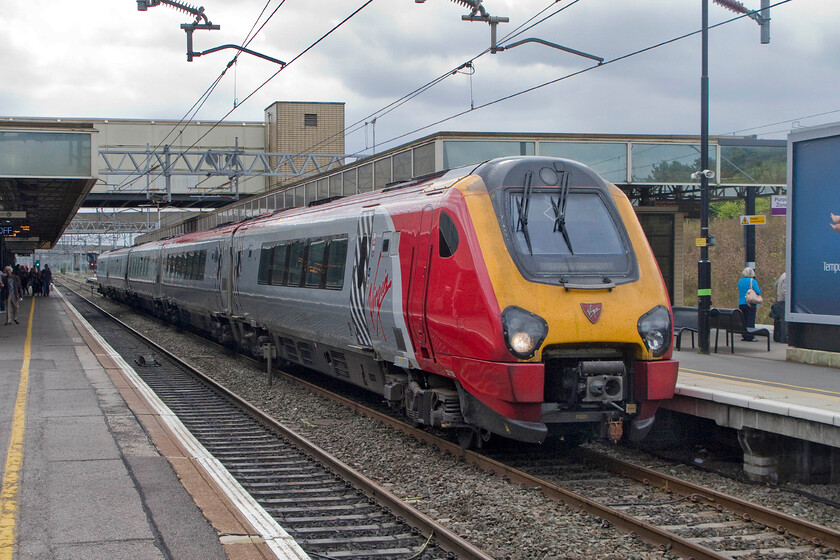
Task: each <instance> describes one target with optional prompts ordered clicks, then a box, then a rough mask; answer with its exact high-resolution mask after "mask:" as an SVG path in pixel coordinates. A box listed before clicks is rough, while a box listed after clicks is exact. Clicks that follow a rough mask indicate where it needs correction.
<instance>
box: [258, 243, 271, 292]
mask: <svg viewBox="0 0 840 560" xmlns="http://www.w3.org/2000/svg"><path fill="white" fill-rule="evenodd" d="M270 267H271V245H269V244H268V243H266V244H264V245H263V246H262V248H261V249H260V268H259V272H257V283H258V284H263V285H264V284H268V272H269V270H271V268H270Z"/></svg>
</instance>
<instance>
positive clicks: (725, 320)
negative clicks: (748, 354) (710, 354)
mask: <svg viewBox="0 0 840 560" xmlns="http://www.w3.org/2000/svg"><path fill="white" fill-rule="evenodd" d="M709 327H710V328H713V329H715V352H717V351H718V335H719V334H720V330H721V329H723V330H724V331H726V344H729V347H730V352H731V353H734V352H735V335H736V334H740V335H742V336H764V337H767V351H768V352H769V351H770V330H769V329H765V328H752V327H748V326H746V325H745V324H744V314H743V313H741V310H740V309H719V308H712V309H710V310H709Z"/></svg>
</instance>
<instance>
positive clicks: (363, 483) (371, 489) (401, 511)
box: [76, 292, 495, 560]
mask: <svg viewBox="0 0 840 560" xmlns="http://www.w3.org/2000/svg"><path fill="white" fill-rule="evenodd" d="M76 295H77V296H78V297H80V298H81V299H83V300H84V301H85V302H87V303H88V304H89V305H90V306H92V307H93V308H95V309H96V310H97V311H99V312H100V313H102V314H103V315H105V316H106V317H108V318H109V319H110V320H112V321H114V322H115V323H116V324H118V325H120V326H121V327H122V328H124V329H126V330H128V331H129V332H131V333H133V334H134V335H135V336H137V337H139V338H140V339H142V340H143V342H144V343H146V344H149V345H150V346H151V347H153V348H155V350H157V351H158V352H160V353H161V354H163V355H165V356H166V357H167V358H169V359H170V360H172V361H174V362H175V363H176V364H178V365H179V366H180V367H183V368H185V369H187V370H189V371H190V372H192V374H194V375H195V376H196V377H198V378H199V379H201V380H202V381H203V382H205V383H207V384H208V385H209V386H210V387H212V388H213V389H215V390H217V391H219V392H220V393H221V394H223V395H224V396H225V397H226V398H228V399H230V400H231V401H233V402H234V403H235V404H236V405H237V406H239V407H241V408H243V409H244V410H245V411H246V412H248V414H250V415H252V416H253V417H254V418H256V419H257V420H258V421H260V422H261V423H263V424H265V425H266V426H267V427H268V428H269V429H271V430H274V431H276V432H278V433H279V434H280V435H281V436H282V437H284V438H287V439H288V440H290V441H291V442H292V443H293V444H294V445H295V446H297V447H299V448H300V449H301V451H303V452H304V453H306V454H307V455H308V456H309V457H310V458H312V459H313V460H315V461H317V462H320V463H321V464H323V465H324V466H325V467H326V468H328V469H329V470H331V471H333V472H334V473H336V474H337V475H339V476H341V477H342V478H343V479H345V480H346V481H348V482H350V483H352V484H353V485H354V486H355V487H356V488H357V489H359V490H360V491H362V492H363V493H364V494H365V495H366V496H367V497H368V498H370V499H372V500H375V501H376V503H377V504H378V505H379V506H380V507H382V508H385V509H387V510H388V511H390V512H391V513H392V514H393V515H395V516H397V517H401V518H402V520H403V521H404V522H405V523H406V524H408V525H409V526H411V527H414V528H416V529H417V530H418V531H420V533H421V534H422V535H423V536H424V537H428V538H429V539H434V541H435V542H436V543H437V545H438V546H439V547H440V548H441V549H443V550H444V551H446V552H448V553H452V554H455V555H456V557H457V558H459V559H464V560H495V559H494V558H493V557H492V556H490V555H488V554H487V553H485V552H484V551H482V550H481V549H479V548H478V547H476V546H474V545H472V544H471V543H469V542H467V541H466V540H464V539H462V538H461V537H459V536H458V535H457V534H455V533H454V532H452V531H450V530H449V529H447V528H446V527H444V526H443V525H440V524H439V523H437V522H435V521H434V520H433V519H431V518H430V517H428V516H426V515H425V514H423V513H421V512H420V511H418V510H416V509H415V508H413V507H411V506H410V505H408V504H407V503H405V502H404V501H403V500H401V499H400V498H399V497H398V496H396V495H394V494H392V493H391V492H389V491H388V490H386V489H385V488H383V487H382V486H380V485H378V484H376V483H375V482H374V481H373V480H371V479H369V478H367V477H366V476H364V475H363V474H361V473H359V472H357V471H355V470H353V469H352V468H350V467H349V466H348V465H346V464H344V463H342V462H341V461H339V460H338V459H336V458H335V457H333V456H332V455H330V454H329V453H327V452H326V451H324V450H323V449H321V448H320V447H318V446H317V445H315V444H314V443H312V442H310V441H309V440H308V439H306V438H305V437H303V436H301V435H300V434H298V433H296V432H294V431H292V430H291V429H289V428H288V427H286V426H284V425H283V424H281V423H280V422H278V421H277V420H275V419H274V418H272V417H271V416H270V415H268V414H267V413H266V412H264V411H263V410H261V409H260V408H258V407H256V406H254V405H252V404H251V403H249V402H248V401H246V400H245V399H243V398H242V397H240V396H239V395H237V394H236V393H234V392H232V391H230V390H229V389H227V388H226V387H225V386H224V385H221V384H219V383H217V382H216V381H215V380H213V379H212V378H210V377H208V376H207V375H205V374H204V373H202V372H201V371H200V370H198V369H196V368H195V367H194V366H192V365H190V364H189V363H187V362H185V361H184V360H182V359H181V358H179V357H178V356H176V355H175V354H173V353H172V352H170V351H169V350H167V349H165V348H163V347H162V346H160V345H159V344H157V343H156V342H154V341H153V340H150V339H149V338H148V337H146V336H144V335H143V334H142V333H140V332H138V331H136V330H135V329H133V328H131V326H129V325H127V324H126V323H125V322H123V321H121V320H120V319H118V318H116V317H115V316H113V315H112V314H110V313H108V312H107V311H105V310H104V309H102V308H101V307H99V306H98V305H96V304H95V303H94V302H92V301H90V300H89V299H87V298H86V297H84V296H83V295H81V294H79V293H78V292H77V294H76ZM202 340H206V339H202ZM284 375H286V374H284ZM290 377H291V376H290ZM291 378H292V379H294V378H293V377H291Z"/></svg>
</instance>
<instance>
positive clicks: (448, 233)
mask: <svg viewBox="0 0 840 560" xmlns="http://www.w3.org/2000/svg"><path fill="white" fill-rule="evenodd" d="M457 250H458V228H457V227H456V226H455V222H454V221H452V217H451V216H450V215H449V214H447V213H446V212H441V213H440V220H439V221H438V254H439V255H440V256H441V257H442V258H444V259H446V258H449V257H451V256H452V255H454V254H455V251H457Z"/></svg>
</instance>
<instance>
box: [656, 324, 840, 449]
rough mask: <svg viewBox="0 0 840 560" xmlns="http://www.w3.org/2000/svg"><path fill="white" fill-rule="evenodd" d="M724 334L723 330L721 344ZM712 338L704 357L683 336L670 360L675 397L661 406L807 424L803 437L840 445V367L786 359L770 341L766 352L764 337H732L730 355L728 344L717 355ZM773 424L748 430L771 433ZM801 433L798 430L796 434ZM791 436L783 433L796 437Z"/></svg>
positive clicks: (780, 345)
mask: <svg viewBox="0 0 840 560" xmlns="http://www.w3.org/2000/svg"><path fill="white" fill-rule="evenodd" d="M771 329H772V328H771ZM723 336H724V335H723V332H721V334H720V338H721V343H722V341H723ZM711 338H712V351H711V352H710V353H709V354H706V355H704V354H700V353H698V352H697V350H696V349H692V348H691V344H690V340H689V343H688V344H686V338H685V335H683V345H682V349H681V350H680V351H676V350H675V351H674V359H676V360H678V361H679V363H680V369H679V377H678V381H677V391H676V394H677V398H675V399H674V401H672V402H670V403H664V404H663V406H664V407H666V408H671V409H673V410H679V411H681V412H689V413H692V411H691V406H689V405H687V404H686V402H681V399H680V397H683V398H684V400H696V401H708V402H709V403H716V404H719V405H724V406H729V407H740V408H743V409H745V410H748V411H751V412H754V413H755V414H753V415H752V416H754V417H756V418H758V417H759V416H761V417H763V418H764V419H765V420H764V421H766V420H767V418H769V416H771V415H775V416H778V417H781V418H785V419H789V420H794V419H796V420H800V421H802V422H803V423H810V424H811V425H812V426H811V429H809V430H808V431H809V435H808V436H807V439H809V440H811V441H816V440H818V439H822V438H825V441H820V443H826V444H828V445H835V446H836V445H837V444H838V442H840V369H836V368H830V367H823V366H815V365H809V364H803V363H797V362H792V361H788V360H787V359H786V358H787V351H788V346H787V344H783V343H778V342H773V341H772V340H771V342H770V351H769V352H768V351H767V342H766V339H764V338H757V339H756V340H755V341H752V342H746V341H741V340H739V339H736V341H735V352H734V353H731V352H730V348H729V347H728V346H727V347H723V346H719V348H718V352H717V353H715V352H714V331H712V337H711ZM694 408H695V410H696V409H697V408H698V406H696V405H695V407H694ZM706 410H707V411H708V410H709V408H708V407H707V409H706ZM707 417H708V415H707ZM740 420H741V419H740V418H738V419H736V420H735V421H740ZM751 421H752V422H761V421H762V420H760V419H754V420H751ZM777 426H778V424H776V423H773V424H770V423H767V424H764V425H763V426H754V425H751V426H750V427H757V428H758V429H766V430H768V431H770V430H772V429H775V427H777ZM731 427H736V428H737V426H731ZM802 429H803V428H802V427H801V426H800V427H799V428H796V429H795V430H794V432H797V431H799V430H802ZM794 432H791V433H788V434H784V435H792V436H794V435H795V433H794Z"/></svg>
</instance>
